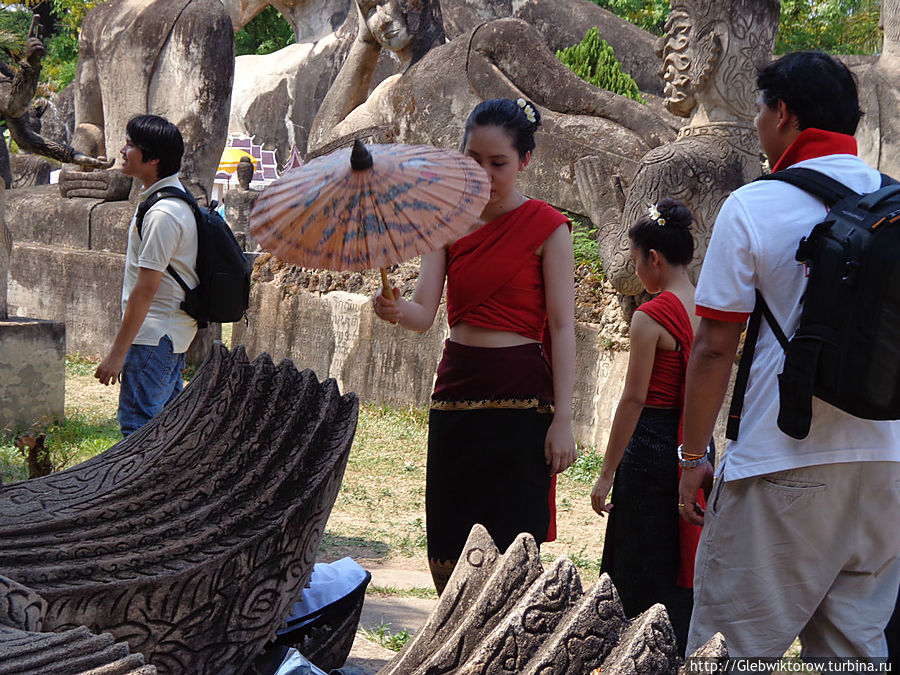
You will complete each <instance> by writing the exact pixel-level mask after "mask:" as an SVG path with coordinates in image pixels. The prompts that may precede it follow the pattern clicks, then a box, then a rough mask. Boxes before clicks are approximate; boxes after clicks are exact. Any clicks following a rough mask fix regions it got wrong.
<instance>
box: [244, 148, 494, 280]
mask: <svg viewBox="0 0 900 675" xmlns="http://www.w3.org/2000/svg"><path fill="white" fill-rule="evenodd" d="M351 155H352V157H351ZM490 187H491V183H490V179H489V178H488V176H487V174H486V173H485V172H484V171H483V170H482V169H481V167H479V166H478V164H476V163H475V161H474V160H472V159H471V158H469V157H466V156H464V155H462V154H461V153H459V152H456V151H455V150H440V149H438V148H434V147H431V146H427V145H415V146H413V145H402V144H393V145H371V146H368V148H367V147H366V146H364V145H363V144H362V143H361V142H360V141H358V140H357V141H356V142H355V143H354V145H353V149H352V153H351V149H350V148H342V149H340V150H335V151H334V152H332V153H331V154H328V155H325V156H324V157H318V158H316V159H314V160H312V161H310V162H308V163H307V164H305V165H303V166H302V167H301V168H299V169H296V170H294V171H291V172H290V173H287V174H284V175H283V176H281V178H279V179H278V180H277V181H275V182H274V183H272V184H271V185H270V186H269V187H267V188H266V189H265V190H264V191H263V193H262V194H261V195H260V196H259V198H258V199H257V200H256V205H255V206H254V208H253V212H252V214H251V215H250V231H251V232H252V234H253V237H254V238H255V239H256V240H257V241H258V242H259V243H260V245H261V246H262V247H263V248H264V249H266V250H268V251H271V252H272V253H273V254H274V255H275V256H276V257H277V258H279V259H280V260H284V261H285V262H291V263H294V264H297V265H302V266H304V267H320V268H325V269H332V270H366V269H373V268H375V267H380V268H384V267H387V266H388V265H393V264H396V263H400V262H403V261H404V260H409V259H410V258H415V257H416V256H418V255H422V254H423V253H427V252H429V251H433V250H435V249H438V248H440V247H441V246H444V245H445V244H447V243H449V242H451V241H453V240H455V239H458V238H459V237H461V236H462V235H464V234H466V233H467V232H468V231H469V230H470V228H471V227H472V224H473V223H474V222H475V221H476V220H478V218H479V217H480V215H481V211H482V209H483V208H484V205H485V204H487V201H488V198H489V196H490ZM382 278H383V279H386V276H385V275H384V273H383V272H382Z"/></svg>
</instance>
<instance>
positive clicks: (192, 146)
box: [60, 0, 234, 200]
mask: <svg viewBox="0 0 900 675" xmlns="http://www.w3.org/2000/svg"><path fill="white" fill-rule="evenodd" d="M233 74H234V36H233V31H232V28H231V20H230V18H229V16H228V13H227V12H226V11H225V8H224V7H223V6H222V3H221V2H219V0H150V1H147V2H137V1H135V0H110V1H109V2H104V3H102V4H100V5H98V6H97V7H95V8H94V9H92V10H91V11H90V12H88V13H87V15H86V16H85V18H84V22H83V23H82V26H81V34H80V36H79V40H78V68H77V71H76V74H75V83H74V84H75V132H74V135H73V138H72V145H74V146H75V148H76V149H78V150H82V151H84V152H87V153H88V154H93V155H105V156H107V157H112V156H118V153H119V150H120V149H121V148H122V146H123V145H124V144H125V125H126V123H127V122H128V120H129V119H130V118H131V117H132V116H133V115H136V114H138V113H145V112H153V113H155V114H158V115H162V116H163V117H166V118H167V119H168V120H169V121H171V122H173V123H175V125H177V126H178V128H179V129H180V130H181V134H182V136H184V142H185V148H184V159H183V162H182V167H181V177H182V181H183V182H184V183H185V186H186V187H188V188H189V189H190V190H191V192H193V193H194V194H195V195H196V196H197V197H201V198H202V199H203V200H205V199H206V198H207V197H208V195H209V192H210V189H211V188H212V182H213V178H214V175H215V170H216V167H217V166H218V162H219V158H220V157H221V155H222V150H223V149H224V147H225V139H226V137H227V135H228V108H229V106H228V101H229V97H230V95H231V85H232V78H233ZM130 189H131V179H130V178H127V177H125V176H123V175H122V174H121V173H120V172H118V171H115V170H113V171H94V172H90V173H86V172H79V171H74V170H72V169H68V168H67V169H64V170H63V172H62V173H61V175H60V191H61V192H62V194H63V196H67V197H93V198H97V199H107V200H114V199H124V198H126V197H127V196H128V191H129V190H130Z"/></svg>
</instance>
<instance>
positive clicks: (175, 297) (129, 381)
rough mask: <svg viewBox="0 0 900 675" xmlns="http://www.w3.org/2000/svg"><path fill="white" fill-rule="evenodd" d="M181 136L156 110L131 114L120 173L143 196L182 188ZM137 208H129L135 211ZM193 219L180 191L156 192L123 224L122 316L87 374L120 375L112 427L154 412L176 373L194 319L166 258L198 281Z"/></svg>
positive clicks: (125, 429)
mask: <svg viewBox="0 0 900 675" xmlns="http://www.w3.org/2000/svg"><path fill="white" fill-rule="evenodd" d="M183 153H184V141H183V140H182V137H181V133H180V132H179V131H178V128H177V127H176V126H175V125H174V124H172V123H171V122H169V121H167V120H165V119H163V118H162V117H159V116H157V115H138V116H136V117H133V118H132V119H131V120H130V121H129V122H128V126H127V127H126V132H125V146H124V147H123V148H122V152H121V155H122V167H121V170H122V173H124V174H125V175H127V176H132V177H133V178H137V179H138V180H139V181H141V184H142V186H143V190H142V191H141V193H140V201H141V202H143V201H144V200H146V199H147V198H148V197H149V196H150V195H152V194H153V193H154V192H156V191H157V190H159V189H160V188H163V187H175V188H178V189H180V190H184V186H183V185H182V184H181V181H179V180H178V170H179V169H180V168H181V156H182V154H183ZM135 213H137V212H135ZM196 264H197V225H196V221H195V219H194V214H193V212H192V211H191V208H190V207H189V206H188V205H187V204H186V203H185V202H184V201H182V200H180V199H163V200H160V201H159V202H157V203H156V204H154V205H153V206H152V207H150V209H149V210H148V211H147V213H146V215H145V216H144V220H143V224H142V229H141V233H140V234H139V233H138V231H137V227H136V221H135V218H134V217H133V218H132V220H131V227H130V228H129V231H128V250H127V253H126V256H125V278H124V281H123V283H122V315H123V316H122V324H121V326H120V327H119V331H118V333H117V335H116V339H115V342H114V343H113V346H112V349H111V350H110V352H109V354H108V355H107V357H106V358H105V359H103V361H102V362H101V363H100V365H99V366H98V367H97V371H96V372H95V373H94V377H96V378H97V379H98V380H100V381H101V382H102V383H103V384H106V385H109V384H112V383H113V382H115V381H116V380H117V379H118V380H121V389H120V390H119V412H118V418H119V427H120V428H121V430H122V435H123V436H128V435H129V434H130V433H132V432H134V431H136V430H137V429H139V428H140V427H142V426H143V425H144V424H145V423H147V422H148V421H149V420H150V419H152V418H153V417H154V416H156V415H157V414H158V413H159V412H160V411H161V410H162V409H163V406H165V404H166V403H168V402H169V401H170V400H172V399H173V398H174V397H175V396H176V395H177V394H178V392H180V391H181V389H182V386H183V381H182V377H181V372H182V370H184V354H185V352H186V351H187V349H188V347H189V346H190V344H191V340H193V339H194V335H195V334H196V332H197V322H196V321H194V319H192V318H191V317H190V316H188V314H187V313H186V312H184V310H182V309H181V302H182V301H183V300H184V295H185V293H184V290H183V289H182V288H181V286H180V285H179V284H178V282H177V281H175V278H174V277H173V276H172V275H171V274H169V273H168V272H167V271H166V268H167V267H168V266H169V265H171V266H172V269H174V270H175V271H176V272H177V273H178V275H179V276H180V277H181V278H182V279H183V280H184V282H185V283H186V284H187V285H188V286H189V287H190V288H194V287H196V286H197V284H198V283H199V279H198V277H197V272H196V271H195V267H196Z"/></svg>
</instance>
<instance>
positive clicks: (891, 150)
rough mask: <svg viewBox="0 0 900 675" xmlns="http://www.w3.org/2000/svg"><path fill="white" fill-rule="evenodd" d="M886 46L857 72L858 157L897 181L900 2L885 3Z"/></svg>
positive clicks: (884, 0) (899, 153) (899, 162)
mask: <svg viewBox="0 0 900 675" xmlns="http://www.w3.org/2000/svg"><path fill="white" fill-rule="evenodd" d="M881 25H882V28H883V29H884V43H883V46H882V49H881V56H880V57H879V58H878V60H877V61H876V62H875V63H874V64H871V65H865V66H861V67H857V68H855V69H854V70H855V72H856V74H857V77H858V78H859V98H860V106H861V107H862V109H863V112H864V113H865V115H863V118H862V120H860V123H859V128H858V129H857V131H856V138H857V142H858V144H859V156H860V157H861V158H862V159H864V160H865V161H866V162H868V163H869V164H871V165H872V166H874V167H875V168H877V169H878V170H879V171H882V172H884V173H886V174H888V175H889V176H893V177H894V178H898V177H900V150H898V148H900V120H898V119H897V110H898V109H900V0H882V3H881Z"/></svg>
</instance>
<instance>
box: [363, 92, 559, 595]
mask: <svg viewBox="0 0 900 675" xmlns="http://www.w3.org/2000/svg"><path fill="white" fill-rule="evenodd" d="M539 126H540V113H539V112H538V110H537V108H535V106H534V104H532V103H530V102H528V101H526V100H525V99H518V100H517V101H512V100H509V99H494V100H490V101H484V102H483V103H481V104H479V105H478V106H476V108H475V109H474V110H473V111H472V113H471V115H469V118H468V120H467V121H466V128H465V136H464V137H463V143H462V150H463V152H464V153H465V154H466V155H468V156H469V157H472V158H473V159H474V160H475V161H476V162H478V164H479V165H480V166H481V167H482V168H483V169H484V170H485V171H486V172H487V173H488V175H489V176H490V178H491V194H490V199H489V201H488V203H487V205H486V206H485V208H484V211H483V212H482V214H481V221H479V222H476V223H474V224H473V225H472V230H471V232H470V233H469V234H467V235H466V236H464V237H462V238H461V239H459V240H457V241H456V242H454V243H452V244H450V245H449V246H447V247H446V248H443V249H440V250H438V251H434V252H432V253H429V254H426V255H424V256H422V263H421V268H420V270H419V280H418V283H417V284H416V290H415V292H414V293H413V296H412V299H411V300H403V299H398V300H396V301H391V300H389V299H388V298H386V297H385V296H383V295H381V293H379V294H378V295H377V296H376V297H375V313H376V314H377V315H378V316H379V317H380V318H382V319H384V320H386V321H391V322H393V323H399V324H400V325H401V326H403V327H404V328H408V329H410V330H415V331H420V332H422V331H425V330H427V329H428V328H429V327H430V326H431V325H432V323H433V322H434V318H435V314H436V312H437V309H438V305H439V304H440V301H441V295H442V293H443V289H444V279H445V278H446V280H447V314H448V322H449V324H450V339H449V340H447V342H446V345H445V348H444V354H443V357H442V359H441V362H440V364H439V366H438V372H437V380H436V382H435V387H434V393H433V395H432V403H431V411H430V414H429V432H428V467H427V474H426V494H425V509H426V526H427V535H428V560H429V565H430V567H431V572H432V577H433V578H434V581H435V586H436V587H437V589H438V591H442V590H443V588H444V586H445V585H446V583H447V580H448V579H449V577H450V574H451V572H452V571H453V568H454V566H455V564H456V561H457V559H458V558H459V555H460V553H461V552H462V549H463V546H464V544H465V541H466V538H467V537H468V534H469V531H470V530H471V528H472V526H473V525H474V524H475V523H481V524H482V525H484V526H485V527H486V528H487V530H488V532H490V534H491V536H492V537H493V538H494V541H495V542H496V543H497V546H498V548H499V549H500V550H501V551H503V550H505V549H506V547H507V546H509V544H511V543H512V541H513V539H515V537H516V535H518V534H519V533H520V532H530V533H531V534H532V535H534V537H535V540H536V541H537V542H538V543H539V544H540V543H542V542H543V541H545V540H547V538H548V533H550V532H551V526H552V522H551V521H552V519H551V504H550V499H551V497H550V491H551V476H553V475H555V474H557V473H559V472H561V471H564V470H565V469H566V468H567V467H568V466H569V465H571V464H572V462H574V461H575V457H576V454H575V440H574V437H573V435H572V389H573V384H574V377H575V375H574V371H575V323H574V303H575V301H574V288H573V283H572V279H573V256H572V240H571V236H570V232H569V226H568V219H567V218H566V217H565V216H563V215H562V214H561V213H559V212H558V211H556V210H554V209H552V208H551V207H550V206H548V205H547V204H545V203H544V202H541V201H538V200H535V199H528V198H527V197H525V196H524V195H522V194H521V193H520V192H519V191H518V190H517V189H516V177H517V176H518V174H519V173H520V172H521V171H524V170H525V168H526V167H527V166H528V162H529V160H530V159H531V153H532V151H533V150H534V133H535V131H537V129H538V127H539ZM544 338H550V342H551V344H552V347H551V353H549V354H548V353H546V352H545V351H544V349H543V346H542V341H543V340H544ZM545 357H549V358H551V360H552V363H553V369H552V371H551V368H550V365H549V363H548V359H547V358H545ZM554 404H555V408H554ZM551 536H552V534H551Z"/></svg>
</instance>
